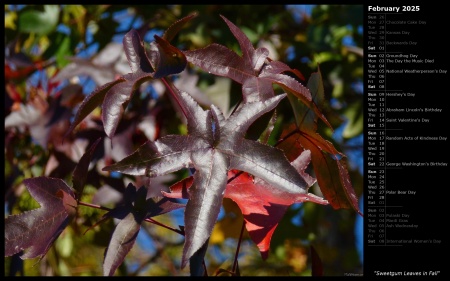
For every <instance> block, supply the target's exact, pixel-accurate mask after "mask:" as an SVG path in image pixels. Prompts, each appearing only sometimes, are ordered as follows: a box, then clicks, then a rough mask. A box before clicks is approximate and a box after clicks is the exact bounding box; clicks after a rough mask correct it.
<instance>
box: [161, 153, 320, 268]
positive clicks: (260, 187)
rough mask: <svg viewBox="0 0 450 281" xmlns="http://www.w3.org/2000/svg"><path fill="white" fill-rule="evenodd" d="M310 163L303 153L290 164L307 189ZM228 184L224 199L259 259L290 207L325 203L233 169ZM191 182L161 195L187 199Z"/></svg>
mask: <svg viewBox="0 0 450 281" xmlns="http://www.w3.org/2000/svg"><path fill="white" fill-rule="evenodd" d="M310 160H311V153H310V151H308V150H305V151H304V152H303V153H302V154H301V155H300V156H299V157H297V158H296V159H295V160H294V161H292V163H291V165H292V166H293V167H294V168H295V169H296V170H297V171H298V173H299V174H300V175H301V176H302V177H303V178H304V179H305V181H306V182H307V186H308V187H310V186H311V185H313V184H314V183H315V182H316V179H314V178H312V177H311V176H310V175H308V174H307V173H306V172H305V169H306V167H307V166H308V164H309V162H310ZM194 176H195V174H194ZM228 181H229V183H228V184H227V186H226V189H225V194H224V197H226V198H230V199H232V200H233V201H234V202H236V203H237V205H238V206H239V208H240V209H241V212H242V214H243V215H244V220H245V222H246V224H245V226H246V229H247V231H248V233H249V235H250V238H251V239H252V240H253V242H254V243H255V244H256V245H257V246H258V248H259V250H260V252H261V256H262V258H263V259H267V257H268V254H269V248H270V240H271V238H272V235H273V233H274V231H275V229H276V227H277V226H278V223H279V221H280V220H281V219H282V218H283V216H284V214H285V212H286V210H287V209H288V207H289V206H290V205H292V204H294V203H302V202H314V203H317V204H323V205H325V204H328V202H327V200H324V199H323V198H320V197H318V196H316V195H314V194H311V193H306V194H305V193H297V194H293V193H289V192H286V191H282V190H280V189H278V188H276V187H274V186H272V185H270V184H268V183H266V182H265V181H263V180H261V179H259V178H254V177H252V176H251V175H250V174H248V173H240V172H238V171H237V170H230V171H229V172H228ZM192 183H193V180H192V177H189V178H186V179H184V180H182V181H180V182H178V183H176V184H174V185H172V186H171V187H170V190H171V192H170V193H167V192H163V194H164V196H167V197H169V198H185V199H189V198H190V196H189V194H191V189H192V188H193V187H191V186H192Z"/></svg>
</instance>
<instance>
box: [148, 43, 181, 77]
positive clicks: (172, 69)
mask: <svg viewBox="0 0 450 281" xmlns="http://www.w3.org/2000/svg"><path fill="white" fill-rule="evenodd" d="M154 37H155V42H156V43H157V44H156V46H157V48H158V50H159V56H158V57H157V58H158V61H157V62H156V72H155V74H154V78H161V77H165V76H168V75H171V74H175V73H180V72H181V71H183V70H184V69H185V68H186V64H187V61H186V56H185V55H184V54H183V53H182V52H181V51H180V50H179V49H178V48H176V47H174V46H172V45H170V43H169V42H168V41H166V40H165V39H164V38H161V37H159V36H158V35H155V36H154Z"/></svg>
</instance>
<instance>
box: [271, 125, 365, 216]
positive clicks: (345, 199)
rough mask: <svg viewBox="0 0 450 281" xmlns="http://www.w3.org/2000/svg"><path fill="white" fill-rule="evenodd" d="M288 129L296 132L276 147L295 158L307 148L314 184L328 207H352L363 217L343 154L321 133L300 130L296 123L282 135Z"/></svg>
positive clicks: (287, 132) (289, 131)
mask: <svg viewBox="0 0 450 281" xmlns="http://www.w3.org/2000/svg"><path fill="white" fill-rule="evenodd" d="M291 132H295V133H294V134H292V135H291V136H290V137H289V138H286V139H285V141H284V142H283V143H282V144H281V145H280V146H279V147H280V148H282V149H283V151H284V152H285V153H286V155H291V157H295V155H298V154H299V153H301V151H303V150H304V149H308V150H310V151H311V153H312V164H313V168H314V172H315V174H316V177H317V183H318V184H319V187H320V190H321V191H322V193H323V195H324V197H325V198H326V199H327V200H328V201H329V202H330V204H331V206H333V208H334V209H340V208H344V209H348V208H353V209H354V210H355V211H356V212H358V214H360V215H361V216H362V213H361V211H360V210H359V206H358V198H357V196H356V194H355V190H354V189H353V186H352V183H351V181H350V177H349V175H348V171H347V167H346V164H345V159H346V158H345V155H344V154H342V153H340V152H339V151H338V150H336V148H335V147H334V146H333V144H332V143H331V142H329V141H327V140H325V139H324V138H322V136H321V135H320V134H318V133H314V134H312V133H309V132H303V131H300V130H298V129H297V128H296V127H295V125H294V126H290V127H289V128H288V129H286V130H285V131H284V132H283V133H282V138H284V137H285V136H286V135H287V134H289V133H291Z"/></svg>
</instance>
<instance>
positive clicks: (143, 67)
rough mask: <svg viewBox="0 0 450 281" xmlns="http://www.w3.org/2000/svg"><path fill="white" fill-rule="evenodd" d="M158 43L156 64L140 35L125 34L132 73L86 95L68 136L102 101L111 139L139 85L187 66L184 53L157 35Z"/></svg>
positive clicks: (154, 57) (135, 33)
mask: <svg viewBox="0 0 450 281" xmlns="http://www.w3.org/2000/svg"><path fill="white" fill-rule="evenodd" d="M155 40H156V43H155V44H156V48H155V49H152V55H151V58H152V59H153V60H156V61H155V62H152V61H150V60H149V58H148V57H147V53H146V51H145V48H144V44H143V42H142V40H141V38H140V37H139V34H138V32H137V31H136V30H134V29H132V30H130V31H129V32H128V33H127V34H125V36H124V38H123V46H124V51H125V54H126V57H127V59H128V62H129V65H130V68H131V73H128V74H125V75H123V76H121V77H120V78H119V79H117V80H115V81H113V82H110V83H107V84H105V85H103V86H101V87H99V88H97V89H96V90H94V92H92V93H91V94H90V95H89V96H87V97H86V98H85V100H84V101H83V103H82V104H81V106H80V108H79V109H78V112H77V114H76V116H75V120H74V122H73V123H72V125H71V127H70V128H69V131H68V132H67V133H66V135H67V134H69V133H70V132H71V131H72V130H73V129H74V128H75V127H76V126H77V125H78V124H79V123H80V122H81V121H82V120H83V119H84V118H85V117H86V116H87V115H88V114H89V113H91V112H92V111H93V110H94V109H95V108H96V107H97V106H99V105H100V104H102V102H103V104H102V119H103V127H104V130H105V133H106V135H107V136H108V137H109V138H112V137H113V136H114V134H115V132H116V129H117V126H118V124H119V122H120V120H121V117H122V113H123V112H124V109H125V108H126V106H127V105H128V102H129V101H130V99H131V97H132V95H133V94H134V93H135V92H136V90H138V89H139V86H140V85H142V84H143V83H144V82H146V81H149V80H152V79H154V78H162V77H164V76H167V75H171V74H176V73H179V72H181V71H183V70H184V68H185V67H186V63H187V62H186V58H185V56H184V54H183V53H182V52H181V51H180V50H178V49H177V48H176V47H174V46H172V45H170V43H169V42H168V41H166V40H165V39H163V38H160V37H157V36H155ZM154 68H156V70H154Z"/></svg>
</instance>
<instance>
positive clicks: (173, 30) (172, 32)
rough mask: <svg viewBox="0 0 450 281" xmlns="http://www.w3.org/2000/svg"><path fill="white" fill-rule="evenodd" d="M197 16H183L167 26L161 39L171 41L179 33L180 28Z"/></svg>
mask: <svg viewBox="0 0 450 281" xmlns="http://www.w3.org/2000/svg"><path fill="white" fill-rule="evenodd" d="M196 16H197V13H192V14H190V15H188V16H185V17H184V18H182V19H179V20H177V21H176V22H174V23H173V24H172V25H171V26H169V27H168V28H167V29H166V31H165V32H164V35H163V38H164V39H166V40H167V41H169V42H170V41H172V39H173V38H175V36H176V35H177V34H178V32H180V30H181V28H183V26H184V25H185V24H186V23H188V22H189V21H190V20H191V19H193V18H195V17H196Z"/></svg>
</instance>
